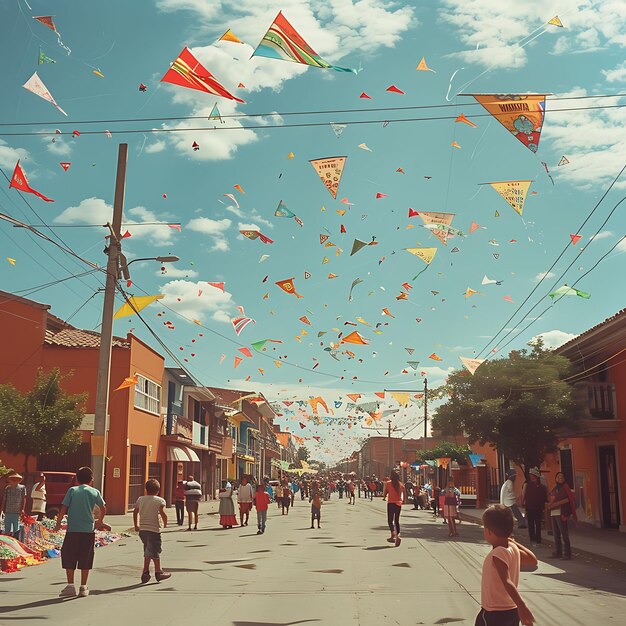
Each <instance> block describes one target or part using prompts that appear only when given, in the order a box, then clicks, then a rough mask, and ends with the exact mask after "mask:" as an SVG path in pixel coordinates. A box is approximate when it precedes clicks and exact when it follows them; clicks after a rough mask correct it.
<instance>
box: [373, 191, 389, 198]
mask: <svg viewBox="0 0 626 626" xmlns="http://www.w3.org/2000/svg"><path fill="white" fill-rule="evenodd" d="M387 197H389V196H388V195H387V194H386V193H380V192H377V193H376V200H380V198H387Z"/></svg>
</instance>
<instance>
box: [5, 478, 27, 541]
mask: <svg viewBox="0 0 626 626" xmlns="http://www.w3.org/2000/svg"><path fill="white" fill-rule="evenodd" d="M21 480H22V476H21V475H20V474H18V473H17V472H11V473H10V474H9V475H8V476H7V481H8V483H9V484H8V485H7V486H6V487H5V488H4V494H3V496H2V504H0V515H2V513H4V533H5V534H6V535H12V536H14V537H17V534H18V532H19V530H20V518H22V517H24V507H25V505H26V487H24V485H21V484H20V481H21Z"/></svg>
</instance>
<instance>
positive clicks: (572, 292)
mask: <svg viewBox="0 0 626 626" xmlns="http://www.w3.org/2000/svg"><path fill="white" fill-rule="evenodd" d="M548 295H549V296H550V297H551V298H552V299H553V300H554V298H556V297H557V296H559V297H562V296H579V297H580V298H585V299H586V300H589V298H591V294H590V293H587V292H586V291H580V290H579V289H574V287H568V286H567V285H563V286H562V287H559V288H558V289H557V290H556V291H553V292H552V293H550V294H548Z"/></svg>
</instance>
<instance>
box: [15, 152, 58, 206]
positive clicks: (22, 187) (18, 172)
mask: <svg viewBox="0 0 626 626" xmlns="http://www.w3.org/2000/svg"><path fill="white" fill-rule="evenodd" d="M11 187H13V188H14V189H17V190H19V191H24V192H25V193H32V194H34V195H35V196H37V197H38V198H41V199H42V200H45V201H46V202H54V200H52V199H51V198H47V197H46V196H44V195H43V194H42V193H39V192H38V191H36V190H35V189H33V188H32V187H31V186H30V185H29V184H28V178H26V172H24V170H23V169H22V166H21V165H20V162H19V161H18V162H17V163H16V164H15V169H14V170H13V176H12V177H11V182H10V183H9V189H10V188H11Z"/></svg>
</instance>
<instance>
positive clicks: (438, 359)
mask: <svg viewBox="0 0 626 626" xmlns="http://www.w3.org/2000/svg"><path fill="white" fill-rule="evenodd" d="M428 358H429V359H432V360H433V361H443V359H442V358H441V357H439V356H437V355H436V354H435V353H434V352H433V353H432V354H431V355H430V356H429V357H428Z"/></svg>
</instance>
